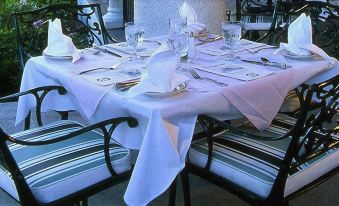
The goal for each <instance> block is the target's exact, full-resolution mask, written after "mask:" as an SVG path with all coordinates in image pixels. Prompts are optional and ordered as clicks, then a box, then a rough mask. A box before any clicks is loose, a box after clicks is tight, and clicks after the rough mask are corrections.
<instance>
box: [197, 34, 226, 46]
mask: <svg viewBox="0 0 339 206" xmlns="http://www.w3.org/2000/svg"><path fill="white" fill-rule="evenodd" d="M219 39H222V36H217V37H214V38H210V39H206V40H205V41H202V42H200V43H197V44H195V46H200V45H203V44H207V43H210V42H214V41H217V40H219Z"/></svg>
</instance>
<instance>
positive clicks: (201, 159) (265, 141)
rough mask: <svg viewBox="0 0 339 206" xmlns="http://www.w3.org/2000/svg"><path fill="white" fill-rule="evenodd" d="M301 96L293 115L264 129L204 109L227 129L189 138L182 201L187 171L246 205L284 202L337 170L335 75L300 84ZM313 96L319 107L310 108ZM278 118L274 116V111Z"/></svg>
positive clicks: (338, 128)
mask: <svg viewBox="0 0 339 206" xmlns="http://www.w3.org/2000/svg"><path fill="white" fill-rule="evenodd" d="M302 92H303V94H304V96H305V99H304V100H303V102H302V109H301V113H300V116H299V118H298V119H294V118H289V119H286V118H283V121H278V120H279V119H278V120H277V121H275V122H273V124H272V125H271V126H270V127H269V128H268V129H266V130H264V131H263V132H258V131H257V130H256V129H254V128H253V127H251V126H250V125H249V124H244V125H242V126H241V127H240V128H234V127H230V125H229V124H226V123H224V122H222V121H218V120H216V119H214V118H211V117H209V116H206V115H202V116H201V117H200V118H201V121H205V122H206V124H208V125H209V127H208V128H209V129H210V130H212V129H213V128H214V125H219V126H223V127H224V128H225V129H227V131H226V132H225V133H223V134H221V135H215V134H214V133H213V132H210V133H209V134H208V136H207V138H204V139H200V140H198V141H195V142H193V143H192V144H191V149H190V151H189V158H188V162H187V164H186V168H185V169H184V170H183V172H182V174H181V175H182V179H183V188H184V194H185V205H190V192H189V187H190V186H189V176H188V173H192V174H195V175H198V176H200V177H202V178H204V179H207V180H208V181H210V182H212V183H214V184H216V185H218V186H220V187H222V188H224V189H226V190H228V191H230V192H232V193H234V194H236V195H238V196H239V197H240V198H241V199H243V200H245V201H247V202H248V203H250V204H251V205H270V206H271V205H288V201H289V200H290V199H292V198H294V197H296V196H298V195H300V194H303V193H304V192H306V191H308V190H309V189H311V188H313V187H314V186H316V185H318V184H320V183H322V182H323V181H325V180H326V179H328V178H329V177H331V176H332V175H334V174H336V173H337V172H338V171H339V161H338V155H339V135H338V131H339V126H338V110H339V100H338V97H339V75H337V76H335V77H333V78H331V79H329V80H327V81H325V82H322V83H319V84H313V85H310V86H304V87H303V90H302ZM312 98H317V99H318V101H319V104H320V105H321V107H320V109H319V110H318V111H316V112H312V113H310V112H309V106H310V103H311V101H312ZM278 118H279V117H278Z"/></svg>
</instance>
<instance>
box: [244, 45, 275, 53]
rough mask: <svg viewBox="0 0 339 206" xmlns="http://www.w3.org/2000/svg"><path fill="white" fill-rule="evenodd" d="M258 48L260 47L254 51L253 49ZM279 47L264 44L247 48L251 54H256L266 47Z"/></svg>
mask: <svg viewBox="0 0 339 206" xmlns="http://www.w3.org/2000/svg"><path fill="white" fill-rule="evenodd" d="M256 48H258V49H257V50H255V51H252V49H256ZM277 48H278V47H277V46H267V45H264V46H260V47H255V48H251V49H245V50H246V51H248V52H249V53H251V54H256V53H258V52H259V51H261V50H264V49H277Z"/></svg>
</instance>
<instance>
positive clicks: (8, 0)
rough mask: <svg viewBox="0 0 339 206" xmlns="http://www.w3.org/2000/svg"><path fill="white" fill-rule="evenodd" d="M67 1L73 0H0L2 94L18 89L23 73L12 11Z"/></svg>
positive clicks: (0, 83) (0, 82) (0, 91)
mask: <svg viewBox="0 0 339 206" xmlns="http://www.w3.org/2000/svg"><path fill="white" fill-rule="evenodd" d="M67 2H72V0H27V4H25V5H22V4H20V0H0V96H4V95H6V94H10V93H13V92H16V91H18V90H19V86H20V80H21V75H22V71H21V69H20V67H19V62H18V60H19V58H18V46H17V40H16V36H15V31H14V29H13V24H12V22H13V21H12V12H14V11H25V10H31V9H35V8H39V7H43V6H46V5H49V4H56V3H67Z"/></svg>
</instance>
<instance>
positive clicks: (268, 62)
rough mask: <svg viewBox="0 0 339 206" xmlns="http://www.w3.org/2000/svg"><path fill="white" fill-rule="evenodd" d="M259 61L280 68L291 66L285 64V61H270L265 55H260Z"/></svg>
mask: <svg viewBox="0 0 339 206" xmlns="http://www.w3.org/2000/svg"><path fill="white" fill-rule="evenodd" d="M261 61H263V62H264V63H265V64H267V65H270V66H279V67H280V68H281V69H287V68H290V67H291V66H289V65H287V64H285V63H279V62H272V61H270V60H268V59H266V58H265V57H261Z"/></svg>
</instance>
